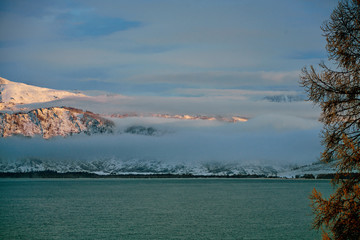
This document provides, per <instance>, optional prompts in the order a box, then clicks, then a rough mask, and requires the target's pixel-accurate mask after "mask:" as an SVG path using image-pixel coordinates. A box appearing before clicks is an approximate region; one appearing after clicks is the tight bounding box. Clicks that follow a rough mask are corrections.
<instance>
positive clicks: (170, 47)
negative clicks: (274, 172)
mask: <svg viewBox="0 0 360 240" xmlns="http://www.w3.org/2000/svg"><path fill="white" fill-rule="evenodd" d="M336 5H337V1H336V0H272V1H269V0H259V1H250V0H236V1H235V0H197V1H194V0H181V1H180V0H179V1H175V0H151V1H149V0H101V1H99V0H78V1H69V0H61V1H60V0H53V1H48V0H33V1H26V0H2V1H0V55H1V58H0V77H3V78H6V79H8V80H10V81H15V82H23V83H26V84H31V85H36V86H40V87H47V88H53V89H59V90H76V91H81V92H83V93H85V94H88V95H91V96H92V97H91V98H87V99H85V100H84V99H82V100H81V99H61V100H58V101H54V102H51V103H41V104H40V105H39V104H38V105H37V104H35V105H34V104H33V105H31V106H27V107H29V108H31V107H33V108H34V107H44V106H54V105H56V106H71V107H77V108H81V109H83V110H90V111H93V112H96V113H102V114H111V113H129V112H130V113H131V112H137V113H169V114H195V115H196V114H201V115H211V116H218V115H221V116H241V117H246V118H248V119H249V121H248V122H246V123H236V124H232V125H231V124H230V125H229V124H228V123H219V122H216V121H215V122H206V121H202V120H197V121H188V122H181V121H175V122H172V121H171V120H166V121H165V122H162V120H160V119H155V120H154V119H128V120H121V121H120V120H116V121H117V123H118V124H117V128H118V129H117V130H116V131H117V132H116V134H115V135H114V136H110V137H109V136H107V137H104V136H98V137H93V138H86V137H84V136H79V137H76V138H72V140H71V139H68V138H67V139H62V138H56V139H54V140H43V139H32V140H29V139H23V138H17V137H15V138H13V139H0V160H6V159H16V158H17V159H19V158H20V159H23V158H26V157H29V156H30V157H37V158H40V159H41V158H48V157H51V158H54V157H55V156H57V158H58V159H60V160H63V159H66V158H69V155H71V156H72V157H73V158H77V157H79V158H84V159H85V160H86V159H87V160H89V159H91V158H101V157H108V158H115V159H118V158H121V157H126V156H125V155H126V154H127V157H128V158H136V159H148V158H149V159H153V158H157V159H162V160H164V161H188V162H192V161H223V162H227V163H230V162H231V163H232V162H240V163H243V164H247V163H249V162H252V163H254V164H256V163H259V164H263V165H266V164H270V165H274V164H275V165H276V164H278V165H284V164H293V165H294V164H295V165H296V164H300V165H301V164H310V163H312V162H314V161H316V160H317V159H318V158H319V156H320V152H321V150H322V147H321V144H320V137H319V136H320V131H321V127H322V126H321V123H319V122H318V118H319V116H320V110H319V108H317V107H316V106H314V105H313V104H312V103H310V102H306V101H297V102H291V103H278V102H269V101H266V100H264V97H266V96H278V95H293V96H294V95H295V96H303V97H304V99H305V98H306V96H305V93H304V91H303V89H302V88H301V87H300V86H299V74H300V72H301V69H302V68H303V67H304V66H309V65H315V66H317V65H318V64H319V63H320V62H321V61H326V60H327V53H326V50H325V45H326V41H325V38H324V37H323V36H322V31H321V29H320V26H321V25H322V23H323V22H324V21H325V20H327V19H328V18H329V16H330V14H331V12H332V10H333V9H334V8H335V7H336ZM137 121H140V123H137ZM154 121H155V122H154ZM168 121H170V122H168ZM132 124H141V125H144V126H146V127H149V126H151V127H155V128H156V129H163V130H164V129H165V130H166V131H169V132H171V133H172V134H168V135H166V136H163V137H155V138H152V137H148V136H129V135H126V134H120V133H121V129H122V128H126V127H128V126H131V125H132ZM1 146H2V148H1ZM46 149H47V150H46ZM84 152H86V153H87V154H83V153H84ZM79 153H81V154H80V155H79ZM124 154H125V155H124ZM184 159H185V160H184ZM186 159H187V160H186Z"/></svg>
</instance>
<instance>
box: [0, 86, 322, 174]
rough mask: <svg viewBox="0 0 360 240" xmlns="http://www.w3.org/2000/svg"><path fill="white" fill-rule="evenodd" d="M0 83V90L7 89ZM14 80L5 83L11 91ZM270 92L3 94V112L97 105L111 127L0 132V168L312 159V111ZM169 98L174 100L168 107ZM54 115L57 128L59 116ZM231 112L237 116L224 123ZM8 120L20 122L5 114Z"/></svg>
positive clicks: (273, 164) (134, 168)
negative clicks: (89, 131) (18, 97)
mask: <svg viewBox="0 0 360 240" xmlns="http://www.w3.org/2000/svg"><path fill="white" fill-rule="evenodd" d="M4 82H5V81H3V84H2V85H1V89H2V90H1V91H2V92H1V93H2V96H4V95H5V94H3V93H4V92H6V91H7V90H8V89H7V84H4ZM7 83H9V81H8V82H7ZM14 85H16V83H14V82H12V88H11V89H16V88H14V87H13V86H14ZM28 89H31V91H34V89H35V88H28ZM22 91H23V90H22ZM38 91H40V92H42V93H43V92H44V91H43V90H42V89H41V88H39V89H38ZM15 93H16V91H15ZM50 93H51V94H54V92H51V91H50ZM269 94H271V92H270V91H267V92H264V93H262V94H259V92H251V91H250V92H246V93H245V92H243V93H242V94H239V95H230V96H225V95H224V94H219V95H218V96H215V97H214V96H212V97H210V96H206V95H205V96H203V97H194V98H179V97H161V98H160V97H146V96H143V97H129V96H122V95H106V94H105V95H104V94H103V95H96V96H87V95H86V94H81V95H76V96H74V95H72V94H69V95H67V94H63V96H64V97H62V98H59V99H56V100H54V101H39V100H37V99H36V98H32V100H31V101H30V100H29V101H24V103H26V104H20V103H18V102H14V101H13V102H12V104H9V103H11V100H12V99H11V98H9V97H7V98H2V99H3V100H2V104H3V106H5V109H4V110H3V114H4V113H5V112H6V113H7V114H14V113H16V112H19V111H21V112H23V113H26V112H27V111H33V110H34V109H35V110H36V109H40V108H41V109H44V108H53V107H57V108H60V109H64V108H63V107H61V106H66V107H77V108H80V109H83V110H92V111H94V112H95V113H97V111H96V110H98V113H101V115H99V117H100V116H101V118H104V119H107V120H106V121H109V122H111V123H113V124H114V126H113V128H112V130H111V131H106V134H100V135H99V134H97V135H91V136H88V135H86V134H85V133H86V132H85V133H81V132H77V133H79V134H75V135H74V134H71V135H72V136H70V135H69V134H66V135H65V134H56V131H55V134H53V135H52V136H51V137H47V138H49V139H43V138H42V135H41V134H34V135H32V134H21V133H20V135H25V136H32V137H30V138H25V137H22V136H12V137H11V136H9V137H7V138H0V171H11V172H17V171H36V170H55V171H60V172H66V171H88V172H96V173H101V174H125V173H176V174H183V173H192V174H266V175H277V174H280V173H281V172H286V171H288V170H289V169H292V168H294V167H299V166H302V165H311V164H313V163H315V162H316V161H317V158H318V157H319V153H320V151H321V146H320V139H319V132H320V129H321V124H320V123H319V122H318V121H317V116H318V111H317V110H316V109H314V108H313V107H312V105H311V104H309V103H307V102H304V101H294V102H292V101H290V102H286V103H282V102H268V101H264V100H263V98H264V97H265V96H269ZM277 95H278V93H276V94H274V96H277ZM24 96H26V94H25V95H24ZM32 96H36V93H35V94H34V95H32ZM39 96H41V99H44V98H45V99H46V97H47V96H44V95H41V94H39ZM5 99H7V100H6V101H5ZM214 99H216V101H215V100H214ZM51 100H52V99H51ZM175 101H176V102H177V103H178V104H176V105H173V103H174V102H175ZM179 103H180V104H179ZM211 104H212V108H211V109H210V108H207V106H209V105H211ZM216 104H217V105H216ZM214 105H215V106H216V107H215V108H214ZM269 106H271V110H270V109H269ZM66 107H65V109H66ZM57 108H56V109H57ZM68 109H69V108H68ZM61 111H63V110H61ZM76 111H80V112H78V113H80V114H82V115H83V114H84V112H81V111H82V110H76ZM54 114H55V112H54ZM82 115H81V116H82ZM56 116H57V118H56V119H58V120H56V121H60V122H58V124H57V125H56V126H57V128H60V129H61V128H63V125H61V124H62V123H61V122H64V121H65V119H63V120H61V116H60V115H59V114H56ZM64 116H65V115H64ZM66 116H68V115H66ZM81 116H79V117H80V118H81ZM175 116H176V117H175ZM234 116H237V118H239V119H243V120H242V121H224V119H233V118H234ZM67 118H68V117H67ZM80 118H79V119H80ZM59 119H60V120H59ZM29 121H30V120H29ZM31 121H32V120H31ZM8 124H13V125H16V124H18V123H16V121H13V122H11V121H10V120H9V121H8ZM47 126H48V127H49V128H51V127H54V124H50V125H49V124H48V125H47ZM0 127H1V126H0ZM2 128H3V129H4V127H3V126H2ZM3 129H2V130H3ZM64 136H67V137H64ZM326 171H327V170H326ZM290 175H291V174H290Z"/></svg>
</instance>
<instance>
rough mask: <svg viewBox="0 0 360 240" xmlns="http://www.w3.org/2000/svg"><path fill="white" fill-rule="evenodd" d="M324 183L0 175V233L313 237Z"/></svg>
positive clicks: (85, 236) (75, 236) (104, 236)
mask: <svg viewBox="0 0 360 240" xmlns="http://www.w3.org/2000/svg"><path fill="white" fill-rule="evenodd" d="M314 187H316V188H317V189H319V190H321V191H322V192H323V193H324V194H325V195H327V194H329V193H330V192H331V191H332V188H331V185H330V184H329V181H322V180H319V181H318V180H275V179H273V180H271V179H269V180H264V179H0V239H46V240H48V239H197V240H198V239H216V240H218V239H219V240H221V239H276V240H279V239H316V238H318V236H319V233H317V232H316V231H314V230H311V221H312V218H313V216H312V213H311V209H310V207H309V204H310V202H309V200H308V196H309V194H310V193H311V191H312V189H313V188H314Z"/></svg>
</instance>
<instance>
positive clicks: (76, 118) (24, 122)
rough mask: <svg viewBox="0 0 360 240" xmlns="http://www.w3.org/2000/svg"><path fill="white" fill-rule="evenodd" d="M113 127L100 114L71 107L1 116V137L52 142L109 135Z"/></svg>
mask: <svg viewBox="0 0 360 240" xmlns="http://www.w3.org/2000/svg"><path fill="white" fill-rule="evenodd" d="M113 127H114V124H113V122H111V121H109V120H107V119H104V118H102V117H100V116H99V115H97V114H94V113H91V112H84V111H82V110H79V109H75V108H68V107H51V108H39V109H34V110H31V111H29V112H27V113H21V112H19V113H12V114H11V113H0V136H1V137H9V136H12V135H24V136H35V135H41V136H42V137H43V138H45V139H48V138H51V137H54V136H68V135H72V134H76V133H85V134H88V135H90V134H93V133H109V132H112V131H113Z"/></svg>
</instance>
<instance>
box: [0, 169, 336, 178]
mask: <svg viewBox="0 0 360 240" xmlns="http://www.w3.org/2000/svg"><path fill="white" fill-rule="evenodd" d="M334 176H335V174H332V173H330V174H319V175H317V176H314V175H313V174H304V175H301V176H299V175H297V176H295V177H294V178H295V179H333V178H334ZM0 178H267V179H271V178H276V179H292V178H284V177H278V176H266V175H258V174H244V175H194V174H171V173H154V174H141V173H140V174H109V175H103V174H96V173H90V172H56V171H51V170H46V171H33V172H0Z"/></svg>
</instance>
